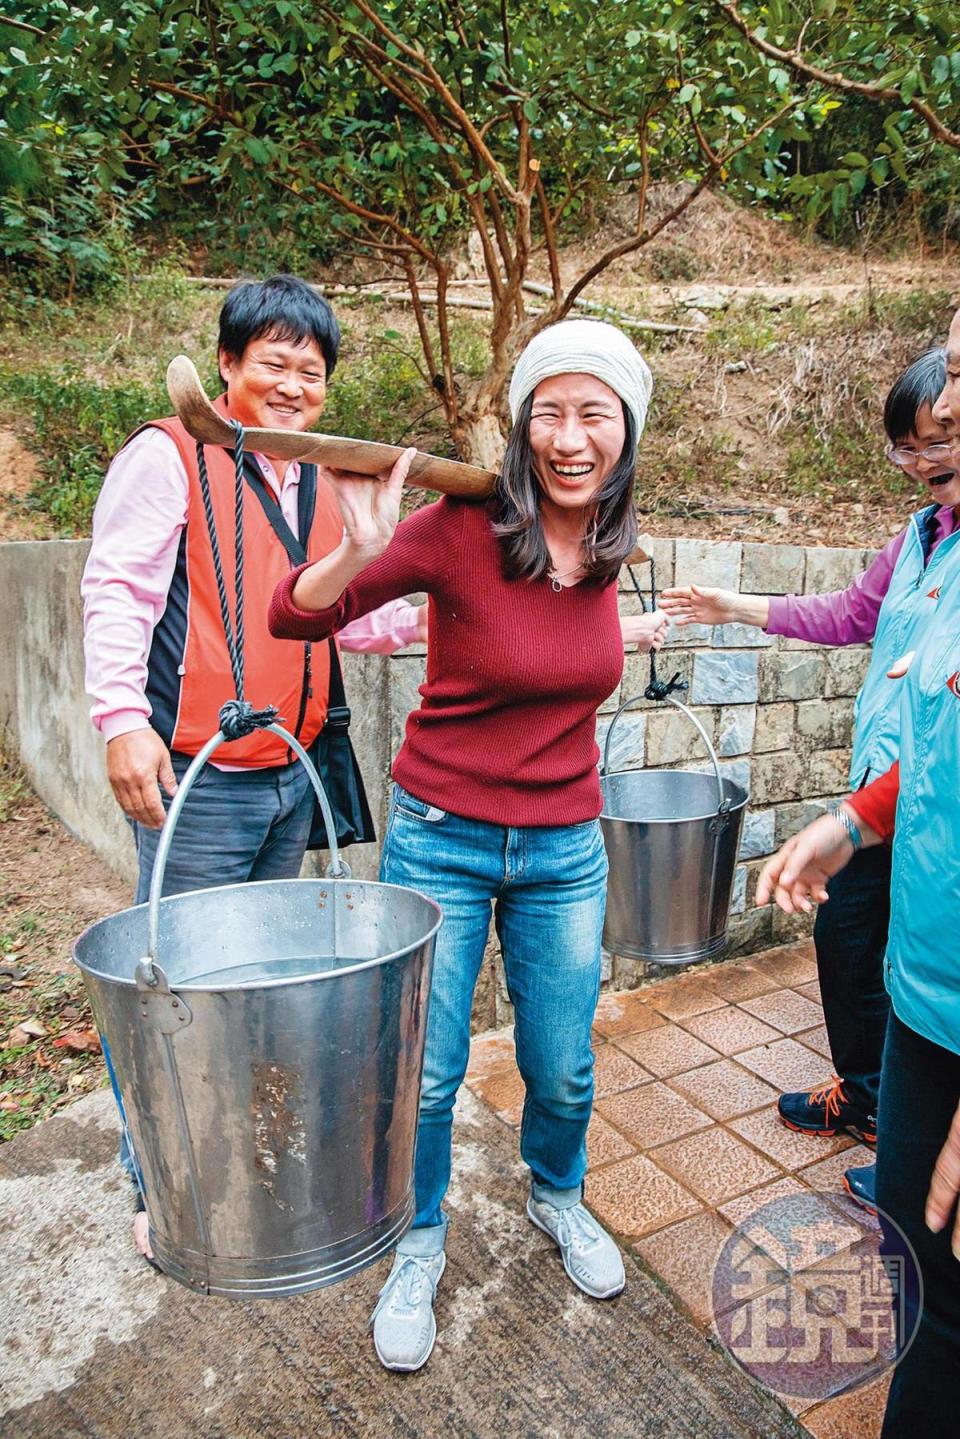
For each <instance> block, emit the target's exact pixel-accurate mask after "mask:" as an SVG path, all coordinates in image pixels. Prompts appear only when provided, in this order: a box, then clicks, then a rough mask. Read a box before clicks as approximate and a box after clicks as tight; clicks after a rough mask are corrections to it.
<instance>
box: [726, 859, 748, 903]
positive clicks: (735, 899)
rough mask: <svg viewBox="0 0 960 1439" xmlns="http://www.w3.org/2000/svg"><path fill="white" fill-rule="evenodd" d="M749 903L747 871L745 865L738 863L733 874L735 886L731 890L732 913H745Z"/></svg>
mask: <svg viewBox="0 0 960 1439" xmlns="http://www.w3.org/2000/svg"><path fill="white" fill-rule="evenodd" d="M746 903H747V871H746V868H745V866H744V865H742V864H738V865H737V868H736V870H735V871H734V875H733V888H732V889H731V891H730V913H731V914H743V911H744V909H745V908H746Z"/></svg>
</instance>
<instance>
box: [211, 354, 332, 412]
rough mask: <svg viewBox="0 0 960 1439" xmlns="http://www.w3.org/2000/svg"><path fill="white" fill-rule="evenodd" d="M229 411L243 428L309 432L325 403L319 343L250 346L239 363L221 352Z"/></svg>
mask: <svg viewBox="0 0 960 1439" xmlns="http://www.w3.org/2000/svg"><path fill="white" fill-rule="evenodd" d="M219 361H220V374H221V375H222V376H223V378H224V380H225V381H226V385H227V407H228V409H229V411H230V414H231V416H232V417H233V418H234V419H235V420H239V421H240V423H241V424H242V425H247V426H252V425H255V426H262V427H263V428H265V429H269V430H309V429H311V428H312V426H313V425H315V424H316V422H317V420H319V418H320V415H321V414H322V412H323V406H324V402H325V400H326V398H327V366H326V362H325V361H324V358H323V353H322V351H321V350H320V346H319V345H318V344H317V343H316V341H315V340H301V341H300V343H299V344H296V343H294V342H293V341H291V340H279V339H274V338H272V337H271V336H270V335H261V336H259V337H258V338H257V339H255V340H251V341H250V343H249V344H248V345H247V348H246V349H245V350H244V352H243V354H242V355H241V356H240V357H239V359H238V358H237V357H236V356H235V355H229V354H227V352H226V350H221V351H220V354H219Z"/></svg>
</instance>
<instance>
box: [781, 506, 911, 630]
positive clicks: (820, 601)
mask: <svg viewBox="0 0 960 1439" xmlns="http://www.w3.org/2000/svg"><path fill="white" fill-rule="evenodd" d="M905 535H906V531H905V530H902V531H901V532H900V534H899V535H897V536H896V538H895V539H892V540H891V541H890V543H889V544H888V545H885V546H884V548H883V549H882V550H881V551H880V553H879V554H878V555H877V557H876V558H875V559H874V560H872V561H871V563H870V564H869V565H868V566H867V568H866V569H865V570H864V572H863V574H862V575H858V576H857V578H856V579H855V580H854V581H853V583H852V584H849V585H847V588H846V589H845V590H831V591H829V592H828V593H827V594H825V595H771V596H770V617H769V619H768V620H767V634H770V635H789V636H790V638H791V639H794V640H810V641H812V642H813V643H814V644H820V645H858V644H866V643H867V642H868V641H869V640H872V639H873V637H874V635H875V633H876V630H877V616H878V615H879V613H880V606H881V605H882V604H883V597H884V595H885V594H886V593H887V590H888V589H889V587H890V576H891V575H892V574H893V569H894V566H895V565H896V563H897V559H898V557H899V554H900V551H901V549H902V548H903V541H904V537H905Z"/></svg>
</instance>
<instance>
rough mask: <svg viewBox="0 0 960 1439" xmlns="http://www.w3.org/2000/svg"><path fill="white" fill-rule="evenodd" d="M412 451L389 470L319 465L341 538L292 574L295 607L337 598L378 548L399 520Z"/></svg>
mask: <svg viewBox="0 0 960 1439" xmlns="http://www.w3.org/2000/svg"><path fill="white" fill-rule="evenodd" d="M416 453H417V452H416V450H415V449H407V450H404V452H403V454H402V455H401V456H400V458H399V459H398V460H397V462H396V464H395V465H394V466H393V468H392V469H391V470H383V471H381V473H380V474H378V475H358V474H355V473H354V472H353V471H350V470H333V469H323V470H322V471H321V473H322V474H323V476H324V478H325V479H326V480H327V482H328V483H329V485H330V487H331V489H332V490H333V491H334V493H335V495H336V497H337V504H338V505H339V506H340V514H341V516H342V517H343V539H342V540H341V542H340V544H339V545H338V546H337V548H336V549H335V550H333V551H332V552H331V553H330V554H329V555H326V556H325V557H324V558H323V559H322V560H318V561H317V563H316V564H315V565H311V566H310V568H309V569H306V570H304V571H303V573H302V574H301V576H300V578H299V579H298V580H297V583H296V585H295V586H294V590H293V596H292V598H293V602H294V604H295V605H297V606H299V608H300V609H302V610H325V609H327V608H328V607H329V606H330V605H332V604H336V602H337V600H338V599H339V598H340V596H341V595H342V594H343V592H344V590H345V589H346V588H347V585H348V584H349V583H350V581H351V580H353V579H355V578H356V576H357V575H358V574H359V573H360V572H361V570H364V569H366V567H367V565H369V564H371V563H372V562H373V561H374V560H376V559H379V558H380V556H381V555H382V554H383V552H384V550H385V549H386V548H387V546H388V545H389V543H390V541H391V540H392V539H393V534H394V531H395V530H396V528H397V525H398V524H399V522H400V499H401V496H402V494H403V485H404V481H405V480H406V478H407V474H408V473H409V470H410V466H411V464H412V463H413V460H414V458H415V456H416Z"/></svg>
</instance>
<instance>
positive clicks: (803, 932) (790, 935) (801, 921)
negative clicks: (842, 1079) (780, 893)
mask: <svg viewBox="0 0 960 1439" xmlns="http://www.w3.org/2000/svg"><path fill="white" fill-rule="evenodd" d="M771 916H772V919H773V942H774V944H791V943H793V941H794V940H797V939H805V938H806V937H807V935H808V934H812V933H813V920H814V916H813V915H812V914H784V912H783V910H782V909H779V908H778V907H777V906H776V905H773V906H772V908H771ZM826 1067H827V1066H826V1064H824V1069H825V1070H826Z"/></svg>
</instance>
